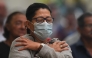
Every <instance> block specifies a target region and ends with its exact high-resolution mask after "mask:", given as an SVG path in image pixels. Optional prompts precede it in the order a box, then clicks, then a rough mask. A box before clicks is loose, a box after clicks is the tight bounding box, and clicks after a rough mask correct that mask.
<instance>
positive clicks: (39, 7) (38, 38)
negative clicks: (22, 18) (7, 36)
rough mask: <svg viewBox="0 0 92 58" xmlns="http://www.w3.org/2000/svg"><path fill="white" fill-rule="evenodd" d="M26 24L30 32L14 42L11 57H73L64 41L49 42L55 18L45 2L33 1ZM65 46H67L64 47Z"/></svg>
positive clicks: (27, 13) (27, 12) (27, 14)
mask: <svg viewBox="0 0 92 58" xmlns="http://www.w3.org/2000/svg"><path fill="white" fill-rule="evenodd" d="M26 17H27V19H28V21H26V23H25V26H26V27H27V28H28V29H29V32H30V34H27V35H24V36H21V37H18V38H17V39H15V40H14V41H13V42H12V45H11V48H10V54H9V58H73V57H72V54H71V50H70V49H69V48H68V47H67V44H66V43H65V42H64V41H59V40H57V41H56V42H54V43H53V42H52V44H49V42H48V39H47V38H48V37H49V36H50V35H51V34H52V26H53V18H52V16H51V10H50V9H49V7H48V6H47V5H45V4H43V3H33V4H32V5H30V6H29V7H28V8H27V11H26ZM64 47H65V48H64Z"/></svg>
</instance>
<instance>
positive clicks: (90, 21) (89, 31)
mask: <svg viewBox="0 0 92 58" xmlns="http://www.w3.org/2000/svg"><path fill="white" fill-rule="evenodd" d="M84 23H85V26H84V27H83V28H80V27H78V31H79V32H80V34H81V39H82V41H83V43H84V45H85V47H86V49H87V50H88V51H89V53H90V55H92V27H88V26H87V25H92V16H90V17H86V18H85V19H84Z"/></svg>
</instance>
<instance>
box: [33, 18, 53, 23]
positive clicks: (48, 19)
mask: <svg viewBox="0 0 92 58" xmlns="http://www.w3.org/2000/svg"><path fill="white" fill-rule="evenodd" d="M33 19H35V20H36V22H37V23H43V22H44V20H46V22H47V23H52V22H53V18H52V17H46V18H43V17H37V18H33Z"/></svg>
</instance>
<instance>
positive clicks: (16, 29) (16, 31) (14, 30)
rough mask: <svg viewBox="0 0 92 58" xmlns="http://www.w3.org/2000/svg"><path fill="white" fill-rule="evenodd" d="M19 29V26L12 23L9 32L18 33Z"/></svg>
mask: <svg viewBox="0 0 92 58" xmlns="http://www.w3.org/2000/svg"><path fill="white" fill-rule="evenodd" d="M19 29H20V26H15V25H13V26H11V29H10V31H11V33H18V30H19Z"/></svg>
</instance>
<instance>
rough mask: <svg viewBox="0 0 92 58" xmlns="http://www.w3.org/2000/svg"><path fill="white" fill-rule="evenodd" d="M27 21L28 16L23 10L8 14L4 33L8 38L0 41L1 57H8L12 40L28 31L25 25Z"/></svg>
mask: <svg viewBox="0 0 92 58" xmlns="http://www.w3.org/2000/svg"><path fill="white" fill-rule="evenodd" d="M26 21H27V19H26V16H25V15H24V14H23V13H21V12H13V13H11V14H10V15H9V16H8V18H7V20H6V23H5V27H4V34H3V35H4V37H5V38H6V40H5V41H2V42H0V58H8V55H9V51H10V46H11V43H12V41H13V40H14V39H15V38H17V37H19V36H22V35H25V34H26V33H27V30H26V28H25V26H24V23H25V22H26Z"/></svg>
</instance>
